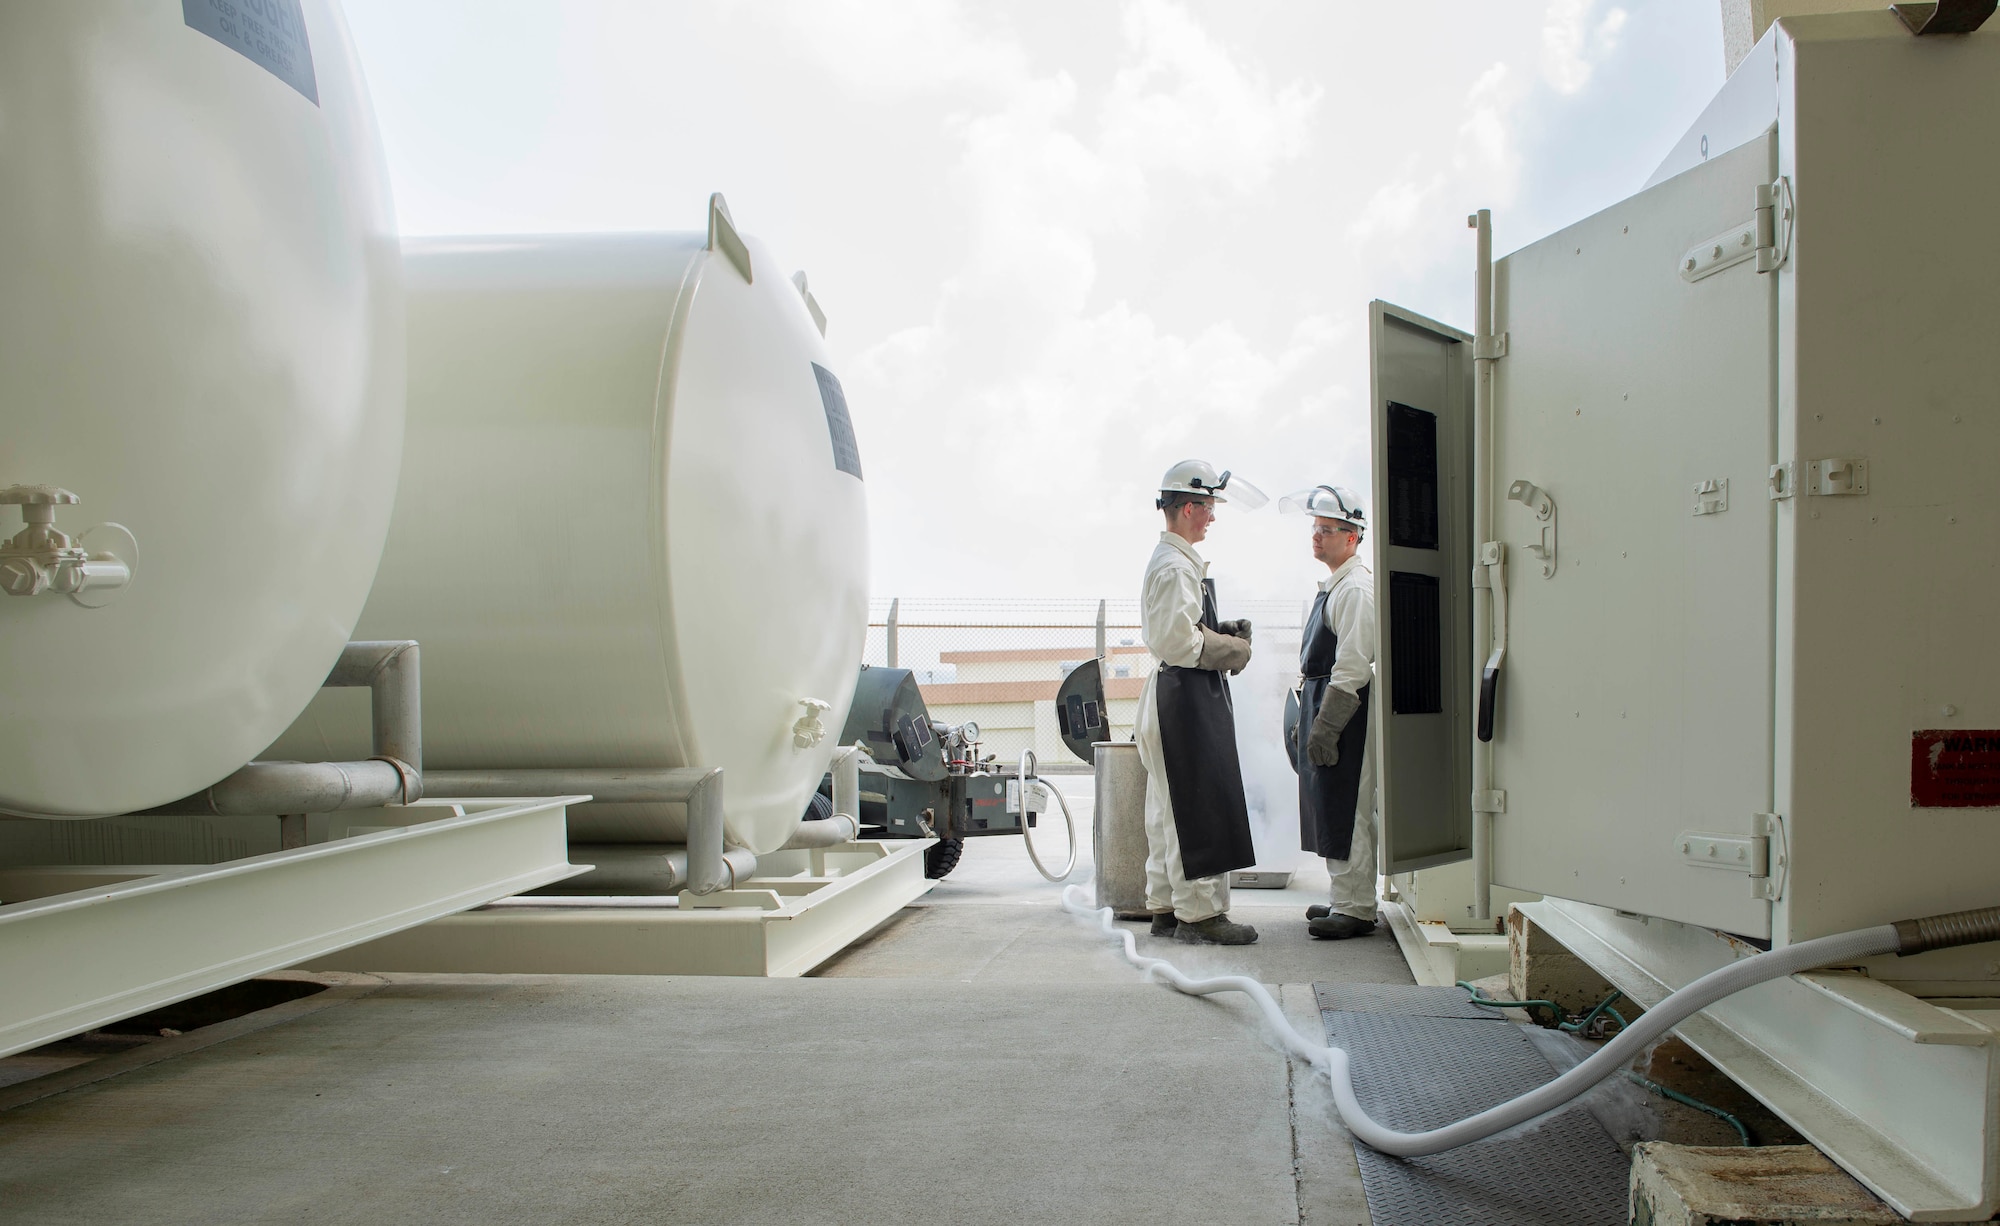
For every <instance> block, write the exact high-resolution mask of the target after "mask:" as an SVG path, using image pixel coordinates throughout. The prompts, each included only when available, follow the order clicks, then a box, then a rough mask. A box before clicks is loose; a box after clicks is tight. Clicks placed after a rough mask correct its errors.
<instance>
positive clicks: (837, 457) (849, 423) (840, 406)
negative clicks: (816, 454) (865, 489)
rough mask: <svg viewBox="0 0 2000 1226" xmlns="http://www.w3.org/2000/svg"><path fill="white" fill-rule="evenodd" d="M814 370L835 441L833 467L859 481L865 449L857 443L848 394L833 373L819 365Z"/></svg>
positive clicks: (830, 432) (829, 430)
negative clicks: (841, 387)
mask: <svg viewBox="0 0 2000 1226" xmlns="http://www.w3.org/2000/svg"><path fill="white" fill-rule="evenodd" d="M812 367H813V377H814V378H816V379H818V380H819V402H820V404H821V405H823V406H824V407H825V408H826V432H827V433H828V434H829V435H831V436H832V437H833V466H834V467H835V468H837V469H839V470H840V471H841V472H844V473H852V474H854V477H855V478H856V479H857V480H859V479H860V477H861V448H860V446H858V445H857V444H856V443H855V441H854V420H853V419H852V418H850V417H849V416H848V415H847V393H846V392H843V391H841V390H840V380H838V379H836V378H834V377H833V372H832V371H830V370H828V369H827V368H826V367H824V366H821V365H820V364H819V363H818V362H814V363H813V364H812Z"/></svg>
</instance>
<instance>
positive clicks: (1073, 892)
mask: <svg viewBox="0 0 2000 1226" xmlns="http://www.w3.org/2000/svg"><path fill="white" fill-rule="evenodd" d="M1082 898H1083V894H1082V890H1081V888H1080V887H1078V886H1071V887H1069V888H1068V889H1066V890H1064V891H1063V909H1064V910H1065V911H1069V912H1071V913H1072V914H1075V915H1095V916H1096V917H1097V920H1098V926H1099V927H1101V928H1102V929H1103V930H1104V931H1105V932H1107V933H1109V934H1111V935H1112V936H1115V937H1118V938H1120V939H1121V940H1122V941H1123V942H1124V944H1125V960H1126V961H1128V962H1130V963H1131V964H1132V965H1133V966H1136V967H1138V968H1139V969H1140V970H1142V971H1144V972H1145V974H1146V978H1148V979H1160V980H1164V981H1165V982H1166V983H1168V984H1170V985H1171V986H1173V987H1175V988H1177V989H1179V990H1180V991H1182V992H1186V993H1188V994H1189V995H1192V996H1207V995H1210V994H1211V993H1215V992H1243V993H1246V994H1247V995H1249V997H1250V998H1251V999H1252V1000H1254V1001H1256V1002H1257V1007H1258V1008H1259V1009H1261V1010H1262V1011H1263V1013H1264V1017H1265V1019H1266V1020H1267V1021H1269V1022H1270V1023H1271V1028H1272V1029H1273V1030H1275V1031H1276V1032H1277V1034H1278V1037H1279V1039H1280V1040H1281V1041H1282V1042H1283V1043H1284V1045H1285V1047H1286V1049H1287V1050H1289V1051H1291V1052H1292V1053H1293V1054H1295V1055H1297V1056H1300V1057H1301V1058H1303V1059H1305V1060H1307V1061H1309V1062H1310V1063H1311V1064H1312V1065H1313V1066H1314V1067H1316V1068H1324V1069H1325V1070H1326V1073H1327V1077H1328V1078H1329V1079H1330V1080H1331V1081H1332V1083H1333V1102H1334V1106H1335V1107H1336V1108H1338V1110H1339V1111H1340V1118H1341V1120H1342V1121H1343V1122H1345V1123H1346V1125H1347V1128H1348V1131H1350V1132H1352V1133H1353V1134H1354V1135H1355V1136H1357V1137H1359V1138H1360V1139H1361V1140H1362V1141H1363V1142H1364V1143H1365V1144H1367V1145H1368V1146H1369V1147H1370V1148H1372V1149H1376V1150H1380V1151H1381V1152H1382V1153H1385V1154H1393V1155H1395V1156H1397V1157H1399V1158H1417V1157H1421V1156H1423V1155H1425V1154H1436V1153H1442V1152H1443V1151H1445V1150H1447V1149H1456V1148H1457V1147H1459V1146H1461V1145H1465V1144H1469V1143H1470V1142H1473V1141H1478V1140H1481V1139H1483V1138H1485V1137H1490V1136H1492V1135H1493V1134H1494V1133H1496V1132H1504V1131H1506V1130H1507V1129H1509V1128H1512V1127H1514V1126H1515V1125H1516V1124H1521V1123H1525V1122H1527V1121H1528V1120H1531V1119H1534V1118H1535V1117H1536V1116H1539V1115H1545V1114H1547V1113H1548V1112H1550V1111H1553V1110H1555V1109H1556V1108H1558V1107H1560V1106H1562V1105H1563V1104H1564V1103H1567V1102H1569V1101H1570V1100H1571V1099H1573V1098H1575V1097H1576V1096H1578V1095H1579V1094H1582V1093H1583V1092H1584V1091H1586V1090H1588V1089H1590V1088H1591V1087H1592V1086H1594V1085H1596V1084H1597V1083H1598V1082H1600V1081H1603V1080H1604V1079H1605V1078H1606V1077H1609V1076H1611V1075H1612V1074H1614V1073H1616V1072H1617V1071H1618V1070H1619V1069H1621V1068H1623V1067H1625V1065H1627V1064H1628V1063H1630V1062H1631V1061H1632V1060H1633V1059H1634V1058H1635V1057H1637V1056H1638V1054H1639V1053H1640V1052H1641V1051H1643V1050H1644V1049H1645V1048H1646V1047H1647V1046H1648V1045H1649V1044H1651V1043H1652V1042H1653V1040H1655V1039H1657V1038H1659V1037H1660V1036H1661V1035H1664V1034H1666V1033H1667V1032H1668V1031H1669V1030H1672V1029H1673V1028H1674V1027H1675V1026H1677V1025H1679V1024H1680V1023H1682V1022H1684V1021H1686V1020H1687V1019H1688V1018H1690V1017H1692V1016H1693V1015H1695V1014H1696V1013H1699V1012H1701V1011H1702V1010H1703V1009H1706V1008H1707V1007H1708V1006H1710V1005H1712V1004H1714V1003H1715V1002H1716V1001H1718V1000H1721V999H1722V998H1723V997H1725V996H1729V995H1731V994H1733V993H1736V992H1740V991H1742V990H1743V989H1744V988H1747V987H1752V986H1754V985H1756V984H1759V983H1764V982H1766V981H1767V980H1771V979H1782V978H1784V977H1785V976H1787V975H1794V974H1797V973H1798V972H1800V971H1809V970H1812V969H1813V968H1815V967H1821V966H1832V965H1843V964H1848V963H1853V962H1857V961H1859V960H1860V959H1862V958H1868V957H1873V956H1874V955H1876V954H1892V953H1895V952H1897V950H1898V949H1899V947H1900V946H1899V941H1898V938H1897V935H1896V928H1895V926H1894V925H1893V924H1884V925H1882V926H1881V927H1879V928H1862V929H1858V930H1856V931H1854V932H1843V933H1839V934H1837V935H1834V936H1827V937H1819V938H1818V939H1816V940H1811V941H1801V942H1799V943H1798V944H1797V945H1788V946H1786V947H1785V948H1783V949H1774V950H1772V951H1770V952H1769V953H1761V954H1756V955H1754V956H1752V957H1748V958H1743V959H1741V960H1739V961H1736V962H1732V963H1730V964H1729V965H1728V966H1725V967H1722V968H1721V969H1719V970H1714V971H1710V972H1709V973H1708V974H1706V975H1703V976H1702V977H1701V978H1699V979H1697V980H1695V981H1694V982H1693V983H1690V984H1688V985H1687V986H1686V987H1684V988H1682V989H1680V990H1679V991H1678V992H1675V993H1673V994H1672V995H1670V996H1668V997H1667V998H1666V999H1665V1000H1663V1001H1661V1002H1660V1003H1659V1004H1657V1005H1654V1006H1653V1007H1652V1008H1651V1009H1648V1010H1647V1011H1646V1012H1645V1013H1644V1014H1643V1015H1641V1016H1640V1017H1639V1018H1637V1019H1636V1020H1634V1021H1633V1023H1632V1024H1631V1025H1630V1026H1628V1027H1626V1028H1625V1029H1624V1030H1622V1031H1620V1032H1619V1035H1618V1037H1617V1038H1615V1039H1613V1040H1611V1041H1610V1042H1609V1043H1606V1044H1605V1045H1604V1046H1603V1047H1601V1048H1599V1049H1598V1050H1597V1051H1596V1052H1595V1053H1593V1054H1592V1055H1591V1056H1590V1057H1589V1058H1588V1059H1586V1060H1584V1061H1583V1062H1582V1063H1580V1064H1578V1065H1577V1066H1576V1067H1575V1068H1572V1069H1570V1070H1569V1071H1568V1072H1566V1073H1564V1074H1563V1075H1562V1076H1560V1077H1558V1078H1556V1079H1555V1080H1554V1081H1551V1082H1549V1083H1548V1084H1546V1085H1543V1086H1539V1087H1537V1088H1536V1089H1533V1090H1530V1091H1528V1092H1527V1093H1526V1094H1523V1095H1521V1096H1520V1097H1519V1098H1513V1099H1509V1100H1508V1101H1506V1102H1504V1103H1501V1104H1499V1105H1498V1106H1494V1107H1488V1108H1487V1109H1486V1110H1484V1111H1481V1112H1480V1113H1479V1114H1477V1115H1472V1116H1467V1117H1466V1118H1465V1119H1462V1120H1459V1121H1458V1122H1457V1123H1453V1124H1446V1125H1445V1126H1444V1127H1442V1128H1433V1129H1431V1130H1429V1131H1428V1132H1398V1131H1396V1130H1395V1129H1393V1128H1385V1127H1383V1126H1382V1125H1380V1124H1378V1123H1376V1122H1375V1121H1374V1120H1372V1119H1370V1118H1368V1113H1367V1112H1366V1111H1363V1110H1362V1109H1361V1104H1360V1102H1359V1101H1358V1100H1357V1099H1356V1098H1355V1097H1354V1082H1353V1079H1352V1077H1351V1076H1350V1075H1349V1071H1348V1063H1347V1053H1346V1052H1344V1051H1342V1050H1341V1049H1340V1048H1338V1047H1324V1046H1321V1045H1319V1044H1317V1043H1314V1042H1312V1041H1310V1040H1308V1039H1307V1038H1306V1037H1305V1036H1303V1035H1301V1034H1300V1033H1299V1032H1298V1031H1297V1030H1295V1029H1293V1027H1292V1024H1291V1023H1290V1022H1289V1021H1287V1020H1286V1019H1285V1015H1284V1012H1283V1010H1281V1009H1279V1007H1278V1002H1277V1001H1276V1000H1274V999H1272V997H1271V993H1270V992H1269V990H1267V989H1266V988H1265V987H1264V985H1263V984H1261V983H1258V982H1257V981H1256V980H1254V979H1250V978H1248V977H1246V976H1243V975H1224V976H1220V977H1218V978H1214V979H1190V978H1188V977H1187V976H1186V975H1183V974H1182V973H1181V972H1180V971H1179V970H1178V969H1176V968H1175V967H1174V966H1173V965H1172V964H1171V963H1169V962H1167V961H1165V960H1164V959H1160V958H1146V957H1142V956H1140V954H1139V947H1138V943H1137V942H1136V941H1134V940H1133V939H1132V934H1131V933H1130V932H1127V931H1125V930H1123V929H1120V928H1115V927H1113V926H1112V922H1111V908H1109V907H1101V908H1096V909H1093V908H1090V907H1087V906H1084V905H1083V902H1082Z"/></svg>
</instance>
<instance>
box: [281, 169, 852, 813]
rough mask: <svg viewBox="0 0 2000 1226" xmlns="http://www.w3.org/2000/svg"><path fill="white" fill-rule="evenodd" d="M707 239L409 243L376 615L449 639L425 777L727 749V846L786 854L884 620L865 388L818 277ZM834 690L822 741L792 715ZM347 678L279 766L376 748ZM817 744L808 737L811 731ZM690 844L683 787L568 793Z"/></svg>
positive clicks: (440, 652) (677, 759)
mask: <svg viewBox="0 0 2000 1226" xmlns="http://www.w3.org/2000/svg"><path fill="white" fill-rule="evenodd" d="M712 210H713V219H712V222H711V231H710V235H714V236H716V237H715V238H714V240H713V241H714V245H715V249H711V246H710V243H711V239H710V235H705V234H701V233H691V234H618V235H572V236H552V237H535V238H482V239H461V240H451V239H442V240H424V241H412V242H410V243H409V244H407V245H406V247H405V263H404V270H405V280H406V286H407V291H408V294H409V321H410V331H409V351H410V399H409V405H410V416H409V433H408V441H407V448H406V453H405V457H406V458H405V464H404V468H403V482H402V488H401V490H400V491H399V493H398V495H397V500H396V516H395V521H394V523H393V525H392V527H391V529H390V533H389V543H388V546H387V548H386V550H385V552H384V554H383V561H382V569H381V573H380V576H379V577H378V578H377V580H376V584H375V590H374V592H373V594H372V595H371V596H370V597H369V601H368V607H367V609H366V611H365V612H364V614H363V615H362V618H361V623H360V626H359V628H358V629H357V633H358V634H361V635H384V636H391V637H395V638H414V639H417V640H418V641H420V642H421V643H422V644H423V651H424V758H425V765H426V767H427V768H431V767H435V768H439V769H480V768H485V769H491V768H505V767H513V768H550V767H677V766H702V767H721V768H723V771H724V777H723V795H724V800H725V807H726V811H727V815H728V825H727V828H728V834H729V837H730V840H731V842H733V843H736V844H739V845H743V846H747V847H749V848H751V849H752V850H754V851H758V852H765V851H770V850H773V849H775V848H776V847H778V846H779V845H781V844H782V843H783V842H784V841H785V840H786V839H787V838H788V837H790V835H791V833H792V832H793V830H794V829H796V827H797V823H798V820H799V817H800V814H801V813H802V812H803V811H804V809H805V807H806V802H807V798H808V796H809V795H810V793H811V792H812V790H813V789H814V788H815V787H816V786H817V785H818V783H819V780H820V778H821V776H822V775H823V774H824V772H825V771H826V768H827V763H828V760H829V758H830V757H831V754H832V752H833V749H834V748H835V745H834V742H835V740H836V739H837V737H838V735H839V732H840V724H841V716H842V715H843V714H844V713H845V711H846V709H847V704H848V701H849V698H850V696H851V694H852V692H853V688H854V683H855V678H856V675H857V673H858V671H859V667H860V663H861V652H862V645H863V641H864V637H865V635H866V626H867V620H868V619H867V575H868V562H867V519H866V515H867V512H866V502H865V496H864V491H863V486H862V482H861V464H860V459H859V456H858V454H857V452H856V449H855V445H854V435H853V430H852V427H851V425H850V424H849V420H848V415H847V408H846V402H845V400H844V399H843V396H842V393H841V389H840V384H839V381H838V380H837V379H836V378H835V377H834V375H833V372H832V370H831V364H830V362H829V360H828V357H827V352H826V346H825V343H824V341H823V340H822V339H821V336H820V333H819V330H818V328H817V327H816V326H815V322H814V319H813V315H812V312H813V310H815V309H816V308H813V307H809V305H808V302H807V299H806V298H805V295H804V293H803V291H802V289H801V288H800V287H799V286H797V285H795V284H794V283H793V282H792V281H791V280H788V279H787V278H786V277H785V276H784V275H783V274H782V273H781V272H780V271H779V268H778V266H777V265H776V264H775V262H774V261H773V260H772V258H771V256H770V254H769V252H768V251H767V250H766V249H765V248H764V247H763V246H762V245H760V244H758V243H757V242H755V241H751V242H749V243H748V244H747V247H746V246H744V245H742V244H741V243H740V241H739V240H738V239H737V237H736V235H735V233H734V231H733V230H732V229H731V228H730V226H729V223H728V221H727V215H726V213H725V212H723V211H722V210H721V209H720V206H719V202H718V204H717V205H715V206H712ZM812 702H818V703H825V704H828V705H829V706H830V707H831V711H829V712H827V713H826V714H825V716H824V720H823V723H824V726H825V733H824V736H823V738H822V739H819V740H818V741H817V742H816V743H811V744H804V745H801V744H800V743H799V740H800V738H796V737H795V736H794V726H795V725H796V724H797V723H798V721H799V720H800V719H801V718H803V717H806V716H807V715H808V714H809V713H810V712H812V711H813V710H814V708H813V707H812V706H810V705H809V704H810V703H812ZM366 732H367V716H366V698H365V696H364V695H361V694H358V693H345V694H343V693H340V692H335V691H329V692H327V693H325V694H323V695H321V696H320V697H319V698H318V699H317V700H316V701H315V703H314V705H313V706H312V707H311V708H310V709H309V710H308V711H307V713H306V715H305V716H304V717H302V718H301V720H300V721H299V724H298V726H297V727H295V728H294V729H293V731H292V732H291V733H290V734H288V735H287V737H286V738H285V739H284V740H283V741H281V742H280V743H279V744H278V745H276V746H274V747H273V749H272V756H275V757H308V756H313V757H317V756H331V757H336V758H338V757H347V756H352V755H355V754H361V755H365V754H366V752H367V749H366V746H367V737H366ZM804 739H807V740H810V739H811V738H810V737H808V738H804ZM570 830H571V837H572V839H574V840H578V841H592V842H605V841H612V842H674V841H679V839H681V838H682V837H684V831H685V827H684V818H683V816H682V814H681V813H680V812H679V811H678V809H677V807H672V806H664V805H661V806H635V805H589V806H582V807H579V808H576V809H572V810H571V822H570Z"/></svg>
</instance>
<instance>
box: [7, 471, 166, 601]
mask: <svg viewBox="0 0 2000 1226" xmlns="http://www.w3.org/2000/svg"><path fill="white" fill-rule="evenodd" d="M81 501H83V500H82V499H80V498H78V497H77V496H76V495H75V494H72V493H70V492H69V491H68V490H66V489H61V488H59V487H57V486H53V485H10V486H8V487H7V488H6V489H4V490H0V506H17V507H20V508H21V518H22V519H24V520H26V521H27V527H25V528H23V529H22V530H21V531H20V533H19V534H18V535H16V536H15V537H14V538H13V539H11V540H8V541H5V542H0V590H5V591H6V593H7V594H8V595H9V596H39V595H41V594H42V593H43V592H51V591H52V592H56V593H59V594H61V595H64V596H68V597H69V598H70V599H71V600H74V601H75V602H76V603H78V604H80V605H82V606H84V607H85V608H91V609H94V608H99V607H102V606H103V605H105V604H108V603H110V600H111V598H112V596H113V595H114V594H115V593H117V592H118V591H120V590H121V589H123V588H124V587H125V586H126V585H127V584H129V583H131V582H132V570H133V567H134V566H135V565H136V564H137V562H138V557H139V544H138V542H137V541H136V540H134V539H133V537H132V534H131V533H130V532H128V531H126V529H125V528H124V527H123V526H122V525H119V524H99V525H97V526H96V527H94V528H91V529H89V530H88V531H86V532H84V533H82V534H81V535H79V536H75V537H71V536H68V535H66V534H65V533H62V532H59V531H57V529H56V508H57V507H59V506H74V505H75V504H77V503H79V502H81Z"/></svg>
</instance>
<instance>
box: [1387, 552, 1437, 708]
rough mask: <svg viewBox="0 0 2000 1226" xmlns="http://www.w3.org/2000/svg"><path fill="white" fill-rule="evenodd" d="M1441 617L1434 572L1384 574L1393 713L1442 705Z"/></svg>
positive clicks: (1390, 697) (1390, 696) (1393, 572)
mask: <svg viewBox="0 0 2000 1226" xmlns="http://www.w3.org/2000/svg"><path fill="white" fill-rule="evenodd" d="M1443 629H1444V625H1443V618H1442V615H1441V613H1440V610H1439V608H1438V581H1437V577H1436V576H1435V575H1417V574H1411V573H1410V572H1408V571H1400V570H1399V571H1391V572H1390V573H1389V662H1390V665H1391V675H1392V677H1393V679H1394V684H1393V685H1392V686H1391V689H1390V695H1389V700H1390V709H1391V710H1392V711H1394V712H1395V714H1397V715H1435V714H1437V713H1438V712H1440V711H1443V710H1444V636H1443Z"/></svg>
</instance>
